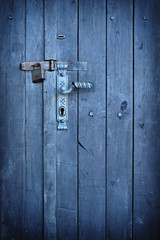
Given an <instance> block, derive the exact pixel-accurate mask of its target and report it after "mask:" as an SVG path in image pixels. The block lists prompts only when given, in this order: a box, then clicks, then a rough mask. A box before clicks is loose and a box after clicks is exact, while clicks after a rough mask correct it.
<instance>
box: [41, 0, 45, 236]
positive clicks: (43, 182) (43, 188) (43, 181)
mask: <svg viewBox="0 0 160 240" xmlns="http://www.w3.org/2000/svg"><path fill="white" fill-rule="evenodd" d="M43 57H44V60H45V0H43ZM43 94H44V82H42V208H43V209H42V214H43V216H42V234H43V236H42V239H44V238H45V236H44V224H45V223H44V214H45V213H44V205H45V203H44V194H45V192H44V191H45V187H44V184H45V179H44V95H43Z"/></svg>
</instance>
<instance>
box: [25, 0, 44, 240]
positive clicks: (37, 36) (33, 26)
mask: <svg viewBox="0 0 160 240" xmlns="http://www.w3.org/2000/svg"><path fill="white" fill-rule="evenodd" d="M43 24H44V23H43V1H41V0H40V1H39V0H36V1H34V0H27V1H26V61H34V60H35V61H36V60H43V59H44V31H43ZM42 107H43V106H42V84H41V83H40V84H33V83H32V75H31V72H27V73H26V168H27V169H26V196H25V197H26V238H27V239H42V238H43V162H42V161H43V157H42V153H43V152H42V143H43V142H42V133H43V131H42V110H43V109H42Z"/></svg>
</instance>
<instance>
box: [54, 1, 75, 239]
mask: <svg viewBox="0 0 160 240" xmlns="http://www.w3.org/2000/svg"><path fill="white" fill-rule="evenodd" d="M57 14H58V29H57V31H58V32H57V34H64V35H65V37H66V38H65V39H64V40H58V39H57V60H59V61H73V62H74V61H77V1H71V0H69V1H65V0H59V1H58V6H57ZM67 74H68V76H69V84H71V82H72V81H76V80H77V73H76V72H69V71H68V72H67ZM67 125H68V130H67V131H65V130H64V131H57V239H62V240H63V239H70V240H72V239H73V240H76V239H77V96H76V91H74V92H73V93H72V94H70V95H69V121H68V123H67Z"/></svg>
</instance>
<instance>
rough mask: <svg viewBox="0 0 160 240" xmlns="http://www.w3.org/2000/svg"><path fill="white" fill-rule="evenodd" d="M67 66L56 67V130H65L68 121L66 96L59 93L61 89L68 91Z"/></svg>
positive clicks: (62, 64)
mask: <svg viewBox="0 0 160 240" xmlns="http://www.w3.org/2000/svg"><path fill="white" fill-rule="evenodd" d="M67 67H68V64H65V63H61V64H59V65H58V75H57V121H58V129H59V130H65V129H67V121H68V94H66V95H64V94H62V93H61V88H63V89H68V76H67V74H66V69H67Z"/></svg>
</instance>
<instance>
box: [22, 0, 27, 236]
mask: <svg viewBox="0 0 160 240" xmlns="http://www.w3.org/2000/svg"><path fill="white" fill-rule="evenodd" d="M26 34H27V3H26V0H25V43H24V44H25V61H26V60H27V59H26V44H27V36H26ZM26 92H27V91H26V73H25V103H24V104H25V130H24V131H25V132H24V141H25V144H24V145H25V164H24V165H25V166H24V168H25V172H24V174H25V176H24V200H23V208H24V209H23V212H24V239H25V240H26V191H27V141H26V137H27V136H26V123H27V113H26Z"/></svg>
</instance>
